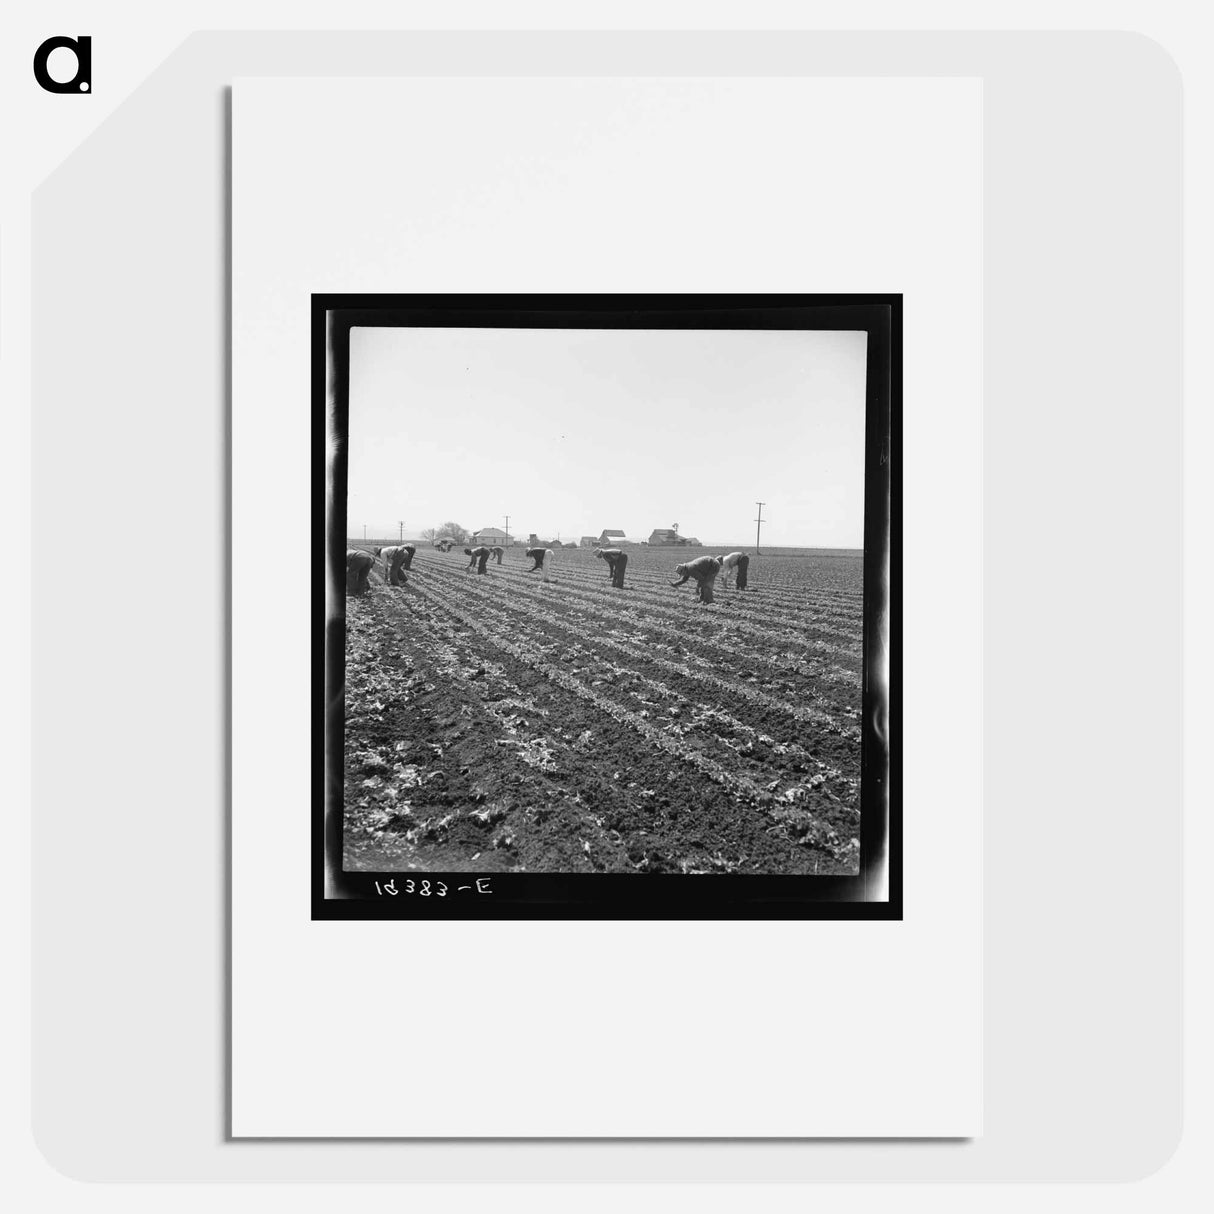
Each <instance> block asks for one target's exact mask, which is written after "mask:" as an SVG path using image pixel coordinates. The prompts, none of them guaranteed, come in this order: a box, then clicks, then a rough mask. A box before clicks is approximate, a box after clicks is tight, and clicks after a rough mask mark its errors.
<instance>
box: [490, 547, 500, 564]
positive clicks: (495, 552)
mask: <svg viewBox="0 0 1214 1214" xmlns="http://www.w3.org/2000/svg"><path fill="white" fill-rule="evenodd" d="M489 551H490V552H492V553H493V559H494V560H495V561H497V563H498V564H499V565H500V564H501V563H502V550H501V549H500V548H498V547H497V546H496V545H495V546H494V547H492V548H490V549H489Z"/></svg>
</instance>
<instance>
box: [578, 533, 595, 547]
mask: <svg viewBox="0 0 1214 1214" xmlns="http://www.w3.org/2000/svg"><path fill="white" fill-rule="evenodd" d="M598 546H599V537H598V536H597V535H584V536H582V540H581V543H580V544H578V547H579V548H597V547H598Z"/></svg>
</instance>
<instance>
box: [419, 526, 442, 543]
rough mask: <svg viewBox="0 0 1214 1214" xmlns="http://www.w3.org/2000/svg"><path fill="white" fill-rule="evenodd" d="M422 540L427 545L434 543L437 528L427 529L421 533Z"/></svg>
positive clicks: (436, 537) (436, 536)
mask: <svg viewBox="0 0 1214 1214" xmlns="http://www.w3.org/2000/svg"><path fill="white" fill-rule="evenodd" d="M422 539H424V540H425V541H426V542H427V543H430V544H433V543H434V541H435V540H436V539H438V528H437V527H427V528H426V529H425V531H423V532H422Z"/></svg>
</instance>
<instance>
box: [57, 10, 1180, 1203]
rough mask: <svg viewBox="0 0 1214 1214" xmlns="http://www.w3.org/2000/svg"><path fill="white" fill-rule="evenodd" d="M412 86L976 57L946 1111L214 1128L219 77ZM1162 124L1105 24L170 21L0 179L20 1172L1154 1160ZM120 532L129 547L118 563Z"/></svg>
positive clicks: (220, 1101)
mask: <svg viewBox="0 0 1214 1214" xmlns="http://www.w3.org/2000/svg"><path fill="white" fill-rule="evenodd" d="M412 73H416V74H424V75H470V74H471V75H476V74H485V75H502V74H518V75H646V74H651V73H652V74H659V75H768V74H774V75H797V74H811V75H876V76H880V75H899V76H902V75H966V76H974V75H976V76H982V77H983V78H984V80H985V192H986V201H985V236H986V249H985V276H986V278H985V343H986V344H985V360H986V364H985V366H986V371H985V400H984V402H983V409H984V427H985V453H986V454H985V467H984V476H985V489H984V507H985V512H984V539H985V556H984V560H985V576H984V583H985V586H984V588H985V609H984V621H983V622H984V633H985V676H984V705H983V712H984V721H985V741H984V756H983V757H984V770H985V804H984V806H983V807H982V809H983V813H984V829H985V855H986V860H985V865H986V869H985V1001H986V1007H985V1042H986V1046H985V1048H986V1059H985V1109H986V1112H985V1133H984V1136H983V1138H981V1139H980V1140H976V1141H972V1142H955V1141H949V1142H915V1141H895V1142H890V1141H885V1142H868V1141H865V1142H839V1141H821V1142H738V1143H688V1142H683V1143H653V1142H565V1143H551V1142H530V1143H518V1142H516V1143H502V1142H492V1143H488V1142H480V1143H466V1142H436V1141H419V1142H324V1143H316V1142H313V1143H299V1142H273V1143H271V1142H241V1143H228V1142H225V1140H224V1126H225V1120H226V1071H227V1043H226V1012H227V990H226V976H227V960H226V938H227V930H228V927H227V915H226V907H227V838H228V836H227V830H228V823H227V809H226V785H227V774H226V751H225V743H226V734H227V723H226V710H225V699H226V690H227V678H226V664H227V620H226V598H227V585H226V579H227V559H228V558H227V548H226V535H227V527H228V515H227V492H228V479H227V438H228V428H229V419H228V415H227V404H226V390H227V370H226V362H225V356H226V346H227V281H228V269H227V253H226V238H227V224H228V214H227V198H228V181H227V172H226V163H227V160H226V156H227V152H226V140H227V102H226V93H225V87H226V85H227V83H228V82H229V81H230V80H231V79H232V78H233V77H234V76H237V75H261V76H267V75H276V74H281V75H315V76H325V75H340V76H347V75H399V74H412ZM1180 115H1181V84H1180V79H1179V76H1178V74H1177V71H1176V68H1175V65H1174V64H1173V62H1172V61H1171V60H1170V59H1169V58H1168V56H1167V55H1166V53H1165V52H1163V51H1162V50H1161V49H1160V48H1159V47H1158V46H1157V45H1156V44H1154V43H1152V42H1150V41H1149V40H1147V39H1144V38H1141V37H1138V36H1135V35H1128V34H1089V33H1085V34H1075V35H1058V34H1040V35H1038V34H997V35H988V34H948V33H946V34H854V35H853V34H801V33H776V34H733V33H731V34H675V35H665V34H610V33H608V34H593V35H580V34H564V33H562V34H400V33H374V34H346V33H338V34H332V33H325V34H283V33H273V34H244V33H217V34H199V35H195V36H193V37H191V38H190V39H189V40H187V42H185V43H184V44H183V45H182V46H181V47H180V48H179V49H178V51H177V52H176V53H175V54H173V55H172V56H171V57H170V58H169V59H168V60H167V61H166V62H165V63H164V64H163V65H162V66H161V67H160V68H159V69H158V70H157V71H156V72H155V73H154V74H153V75H152V76H151V77H149V79H148V80H147V82H146V83H145V84H144V85H143V87H142V88H140V89H139V90H138V91H137V92H136V93H135V94H134V95H133V96H132V97H131V98H130V99H129V100H128V101H127V102H126V103H125V104H124V105H122V106H121V107H120V108H119V109H118V110H117V111H116V112H115V113H114V114H113V115H112V116H111V118H109V119H108V120H107V121H106V122H105V123H104V124H102V126H101V127H100V128H98V130H97V131H96V132H95V133H94V134H93V135H92V136H91V137H90V138H89V139H88V140H87V141H86V142H85V143H84V144H83V145H82V146H81V147H80V148H79V149H78V150H77V151H76V152H75V153H74V154H73V155H72V156H71V157H70V158H69V159H68V160H67V161H66V162H65V163H64V164H63V165H62V166H61V167H60V168H59V169H58V170H57V171H56V172H55V173H54V174H52V175H51V177H50V178H48V180H47V181H46V182H45V183H44V184H43V185H42V186H41V187H40V188H39V189H38V190H37V191H36V193H35V196H34V203H33V221H34V246H33V278H34V292H33V319H34V325H33V344H34V349H33V375H34V416H33V438H34V499H33V516H34V520H35V533H34V543H35V551H38V552H45V551H62V550H63V549H64V547H65V545H69V546H70V548H71V556H72V565H71V570H72V577H71V581H70V583H69V584H70V585H71V586H72V587H74V588H75V591H76V592H75V593H68V594H65V593H63V587H64V584H65V583H64V582H62V581H60V580H59V579H51V578H43V579H40V580H38V581H37V582H36V583H35V586H34V592H33V612H34V621H35V624H34V655H33V656H34V682H35V686H34V702H33V713H34V721H33V724H34V908H33V922H34V973H33V979H34V1009H33V1011H34V1056H33V1077H34V1109H33V1114H34V1129H35V1134H36V1138H37V1141H38V1143H39V1146H40V1147H41V1149H42V1151H43V1152H44V1153H45V1155H46V1156H47V1158H48V1159H49V1160H50V1162H51V1163H52V1164H53V1165H54V1166H55V1167H56V1168H58V1169H60V1170H61V1171H62V1172H64V1173H66V1174H67V1175H69V1176H72V1177H75V1178H79V1179H90V1180H203V1179H213V1180H224V1179H229V1180H250V1179H265V1180H360V1181H364V1180H394V1179H402V1180H403V1179H413V1180H441V1179H455V1178H460V1179H484V1180H493V1179H520V1180H522V1179H552V1180H575V1179H576V1180H582V1179H584V1180H600V1179H601V1180H625V1179H629V1180H652V1179H693V1180H713V1179H729V1180H800V1179H804V1180H849V1179H856V1180H860V1179H863V1180H870V1181H871V1180H877V1179H880V1180H971V1181H972V1180H995V1181H998V1180H1038V1181H1046V1180H1086V1181H1090V1180H1130V1179H1136V1178H1140V1177H1143V1176H1145V1175H1148V1174H1150V1173H1151V1172H1152V1171H1154V1170H1155V1169H1157V1168H1158V1167H1160V1166H1161V1165H1162V1164H1163V1163H1164V1162H1165V1161H1166V1160H1167V1158H1168V1157H1169V1155H1170V1154H1171V1152H1172V1151H1173V1150H1174V1149H1175V1146H1176V1145H1177V1143H1178V1141H1179V1136H1180V1132H1181V1127H1180V1105H1181V1057H1180V1049H1181V1002H1180V1000H1181V932H1180V926H1181V916H1180V907H1181V865H1180V824H1181V817H1180V814H1181V768H1180V737H1181V729H1180V725H1181V717H1180V713H1181V651H1180V624H1181V614H1180V594H1181V556H1180V543H1181V412H1180V410H1181V379H1180V299H1181V296H1180V289H1181V248H1180V184H1181V179H1180V163H1181V161H1180V135H1181V128H1180ZM890 198H891V205H896V201H897V183H896V182H891V183H890ZM301 255H302V256H306V250H301ZM405 285H406V284H402V289H403V288H404V286H405ZM868 285H871V284H868ZM813 287H814V284H807V289H813ZM883 287H884V288H887V289H898V284H883ZM907 302H908V307H913V300H908V301H907ZM907 475H908V477H910V476H913V475H914V470H913V469H908V470H907ZM82 533H85V534H87V535H88V537H90V538H89V542H87V543H80V544H78V545H77V544H76V543H74V542H73V540H74V538H75V537H79V536H81V534H82ZM139 551H143V552H146V553H148V554H151V555H153V556H154V557H155V563H156V571H155V573H154V575H152V576H149V577H148V578H147V579H146V581H135V582H134V583H131V582H130V581H129V571H130V566H129V565H127V564H126V560H127V559H128V558H129V557H130V556H132V555H135V556H137V555H138V552H139ZM947 559H948V541H947V537H941V560H947ZM267 576H269V574H267ZM941 606H942V610H947V604H942V605H941ZM957 710H958V712H964V711H965V710H966V708H965V705H960V704H959V705H958V707H957ZM940 728H942V729H947V728H948V722H947V721H942V722H940ZM908 828H910V829H913V823H908ZM267 879H268V880H273V874H267ZM305 910H306V908H301V913H304V911H305ZM890 1012H891V1015H896V1001H895V1000H891V1009H890ZM638 1095H642V1093H638Z"/></svg>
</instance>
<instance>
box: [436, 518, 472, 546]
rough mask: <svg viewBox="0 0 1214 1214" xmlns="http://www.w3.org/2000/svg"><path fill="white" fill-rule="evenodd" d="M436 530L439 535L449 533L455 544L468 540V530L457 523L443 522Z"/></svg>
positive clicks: (464, 542)
mask: <svg viewBox="0 0 1214 1214" xmlns="http://www.w3.org/2000/svg"><path fill="white" fill-rule="evenodd" d="M438 531H439V534H440V535H449V536H450V537H451V538H452V539H453V540H454V541H455V542H456V543H457V544H466V543H467V542H468V532H467V531H466V530H465V529H464V528H463V527H461V526H460V525H459V523H444V524H443V525H442V526H441V527H440V528H439V529H438Z"/></svg>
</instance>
